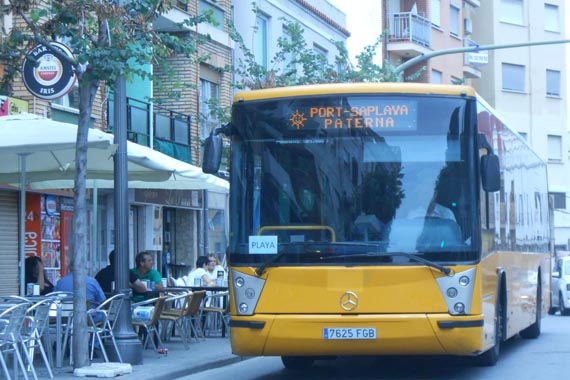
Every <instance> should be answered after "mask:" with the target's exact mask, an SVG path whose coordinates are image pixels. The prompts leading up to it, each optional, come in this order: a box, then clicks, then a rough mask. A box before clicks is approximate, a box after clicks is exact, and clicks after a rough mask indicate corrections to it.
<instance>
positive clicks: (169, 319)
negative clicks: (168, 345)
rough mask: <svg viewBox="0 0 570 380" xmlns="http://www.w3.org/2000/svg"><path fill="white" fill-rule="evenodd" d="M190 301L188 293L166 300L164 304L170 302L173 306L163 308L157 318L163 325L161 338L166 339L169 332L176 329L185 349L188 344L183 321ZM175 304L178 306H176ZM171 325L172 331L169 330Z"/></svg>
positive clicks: (190, 296) (190, 297) (190, 294)
mask: <svg viewBox="0 0 570 380" xmlns="http://www.w3.org/2000/svg"><path fill="white" fill-rule="evenodd" d="M191 299H192V293H188V292H187V293H185V294H182V295H177V296H175V297H172V298H168V299H167V300H166V302H165V303H169V302H170V303H172V304H173V305H174V307H171V308H163V310H162V313H161V314H160V316H159V320H160V321H162V322H163V323H164V324H163V328H162V332H163V337H164V338H165V339H167V338H168V337H169V335H170V331H172V330H173V329H174V327H177V328H178V331H179V333H180V338H181V339H182V343H183V344H184V348H185V349H188V348H189V347H188V343H189V342H188V340H187V335H188V333H187V331H186V328H185V326H184V323H183V319H184V315H185V313H186V312H187V309H188V307H189V305H190V302H191ZM180 301H182V302H180ZM176 304H180V305H178V306H176ZM171 325H172V330H171V329H170V326H171Z"/></svg>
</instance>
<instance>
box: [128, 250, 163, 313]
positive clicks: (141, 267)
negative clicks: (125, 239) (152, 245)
mask: <svg viewBox="0 0 570 380" xmlns="http://www.w3.org/2000/svg"><path fill="white" fill-rule="evenodd" d="M135 263H136V265H137V267H136V268H133V269H131V272H133V273H134V274H135V275H136V276H137V277H138V278H139V280H141V281H143V282H144V281H153V282H154V289H148V290H155V291H161V290H162V276H161V275H160V272H159V271H157V270H156V269H153V264H154V262H153V259H152V255H151V254H150V253H149V252H146V251H143V252H139V253H138V254H137V256H136V257H135ZM144 298H145V293H139V292H136V291H134V290H133V302H140V301H142V300H144Z"/></svg>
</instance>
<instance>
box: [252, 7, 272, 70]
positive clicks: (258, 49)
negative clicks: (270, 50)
mask: <svg viewBox="0 0 570 380" xmlns="http://www.w3.org/2000/svg"><path fill="white" fill-rule="evenodd" d="M254 38H255V51H254V52H253V53H254V54H255V62H256V63H257V64H258V65H260V66H263V67H265V68H267V55H268V54H267V18H265V17H263V16H261V15H258V16H257V17H256V19H255V33H254Z"/></svg>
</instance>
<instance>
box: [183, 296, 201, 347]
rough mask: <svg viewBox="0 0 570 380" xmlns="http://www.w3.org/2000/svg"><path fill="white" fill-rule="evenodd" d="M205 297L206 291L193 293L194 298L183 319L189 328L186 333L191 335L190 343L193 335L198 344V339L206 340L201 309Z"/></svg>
mask: <svg viewBox="0 0 570 380" xmlns="http://www.w3.org/2000/svg"><path fill="white" fill-rule="evenodd" d="M205 297H206V291H205V290H198V291H195V292H193V293H192V298H191V299H190V303H189V305H188V308H187V309H186V313H185V314H184V317H183V322H184V324H185V325H187V326H188V328H187V329H186V332H187V333H188V334H189V336H188V341H190V340H191V337H192V334H193V335H194V339H196V342H199V340H198V338H202V339H205V337H204V332H203V330H202V321H201V316H202V312H201V308H202V303H203V301H204V298H205Z"/></svg>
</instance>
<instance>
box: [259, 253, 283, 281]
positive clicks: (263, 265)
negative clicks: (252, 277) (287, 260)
mask: <svg viewBox="0 0 570 380" xmlns="http://www.w3.org/2000/svg"><path fill="white" fill-rule="evenodd" d="M285 253H286V251H281V252H279V253H278V254H276V255H275V256H271V258H270V259H269V260H267V261H266V262H264V263H263V264H261V265H260V266H259V268H257V269H256V270H255V274H256V275H257V276H258V277H259V276H261V275H262V274H263V272H265V268H267V267H268V266H269V265H271V264H273V263H275V262H277V261H278V260H279V259H280V258H281V257H283V255H284V254H285Z"/></svg>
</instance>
